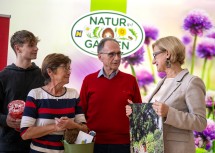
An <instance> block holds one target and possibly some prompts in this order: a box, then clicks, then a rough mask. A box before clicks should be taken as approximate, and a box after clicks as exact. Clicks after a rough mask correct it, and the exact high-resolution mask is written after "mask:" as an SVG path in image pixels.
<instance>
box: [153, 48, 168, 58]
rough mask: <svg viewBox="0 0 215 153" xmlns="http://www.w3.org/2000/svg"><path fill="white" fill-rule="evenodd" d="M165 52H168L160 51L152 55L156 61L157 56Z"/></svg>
mask: <svg viewBox="0 0 215 153" xmlns="http://www.w3.org/2000/svg"><path fill="white" fill-rule="evenodd" d="M165 51H166V50H159V51H156V52H154V53H153V54H152V55H153V57H154V59H155V58H156V56H157V55H159V54H161V53H163V52H165Z"/></svg>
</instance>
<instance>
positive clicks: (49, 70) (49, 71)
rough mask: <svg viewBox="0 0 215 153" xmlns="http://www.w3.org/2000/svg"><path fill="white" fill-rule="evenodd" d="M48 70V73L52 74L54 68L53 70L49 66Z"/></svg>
mask: <svg viewBox="0 0 215 153" xmlns="http://www.w3.org/2000/svg"><path fill="white" fill-rule="evenodd" d="M46 71H47V74H48V75H49V76H50V75H51V74H52V70H51V69H50V68H47V69H46Z"/></svg>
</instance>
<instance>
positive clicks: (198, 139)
mask: <svg viewBox="0 0 215 153" xmlns="http://www.w3.org/2000/svg"><path fill="white" fill-rule="evenodd" d="M193 134H194V141H195V145H196V146H197V147H199V148H204V147H205V148H204V149H206V150H210V148H211V146H212V141H213V140H215V122H214V121H213V120H210V119H207V127H206V128H205V129H204V131H202V132H197V131H194V132H193Z"/></svg>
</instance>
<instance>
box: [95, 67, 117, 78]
mask: <svg viewBox="0 0 215 153" xmlns="http://www.w3.org/2000/svg"><path fill="white" fill-rule="evenodd" d="M118 72H119V70H116V71H114V72H112V73H111V75H110V77H108V76H107V75H105V73H104V68H102V69H101V70H100V71H99V74H98V76H97V78H99V77H101V76H104V77H105V78H107V79H109V80H110V79H112V78H113V77H115V76H116V75H117V73H118Z"/></svg>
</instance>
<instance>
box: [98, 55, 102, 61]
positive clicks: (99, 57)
mask: <svg viewBox="0 0 215 153" xmlns="http://www.w3.org/2000/svg"><path fill="white" fill-rule="evenodd" d="M98 59H99V60H100V61H102V55H101V54H99V53H98Z"/></svg>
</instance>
